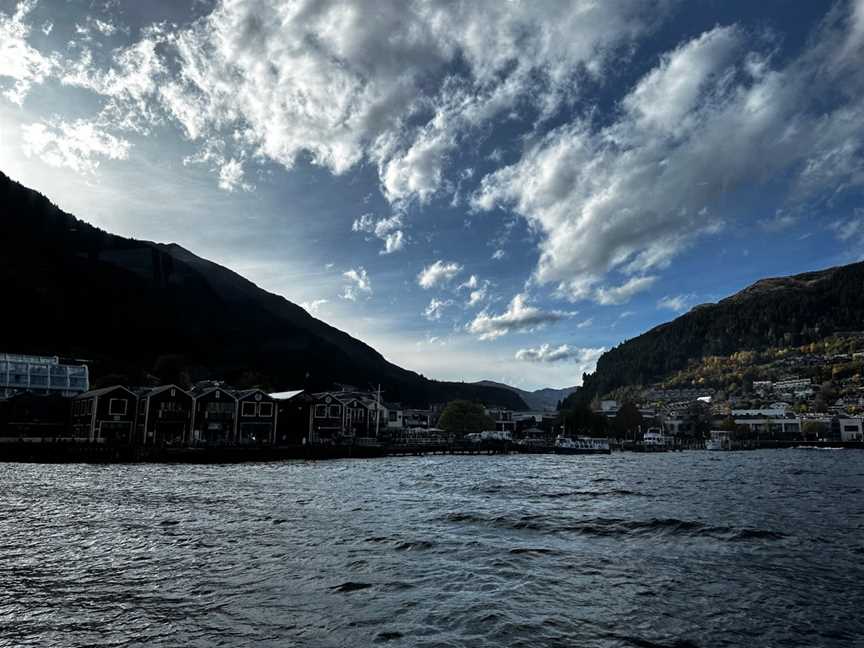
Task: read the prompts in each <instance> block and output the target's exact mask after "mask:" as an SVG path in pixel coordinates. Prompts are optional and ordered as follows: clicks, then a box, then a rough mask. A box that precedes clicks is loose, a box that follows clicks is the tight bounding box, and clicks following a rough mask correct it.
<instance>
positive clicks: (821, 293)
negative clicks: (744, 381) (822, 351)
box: [566, 262, 864, 406]
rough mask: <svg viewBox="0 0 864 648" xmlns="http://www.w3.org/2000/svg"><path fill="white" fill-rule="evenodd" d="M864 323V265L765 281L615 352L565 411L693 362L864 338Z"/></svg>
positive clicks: (605, 356) (585, 378)
mask: <svg viewBox="0 0 864 648" xmlns="http://www.w3.org/2000/svg"><path fill="white" fill-rule="evenodd" d="M862 323H864V262H858V263H852V264H849V265H845V266H832V267H829V268H825V269H823V270H817V271H809V272H803V273H799V274H795V275H790V276H787V277H768V278H764V279H760V280H758V281H756V282H754V283H753V284H751V285H749V286H747V287H746V288H744V289H742V290H740V291H738V292H737V293H735V294H733V295H729V296H728V297H725V298H723V299H721V300H720V301H718V302H716V303H714V304H701V305H699V306H696V307H694V308H693V309H691V310H690V311H689V312H687V313H685V314H683V315H681V316H679V317H677V318H675V319H674V320H672V321H669V322H664V323H662V324H659V325H657V326H655V327H653V328H651V329H649V330H648V331H645V332H644V333H642V334H640V335H638V336H636V337H634V338H631V339H629V340H626V341H624V342H622V343H621V344H619V345H618V346H616V347H614V348H612V349H610V350H609V351H607V352H606V353H604V354H603V355H602V356H600V358H599V359H598V361H597V367H596V369H595V370H594V372H592V373H591V374H585V375H583V383H582V386H580V387H579V389H577V391H576V392H575V393H574V394H573V395H571V396H570V397H568V400H567V403H566V404H567V405H568V406H570V405H573V404H587V403H588V402H590V401H591V400H592V399H594V398H596V397H599V396H602V395H604V394H607V393H609V392H611V391H613V390H614V389H617V388H619V387H627V386H634V385H647V384H650V383H652V382H656V381H659V380H661V379H662V378H664V377H665V376H667V375H668V374H670V373H671V372H674V371H677V370H680V369H683V368H684V367H685V366H686V365H687V363H688V362H690V361H691V360H698V359H701V358H704V357H707V356H714V355H717V356H724V355H730V354H732V353H735V352H737V351H761V350H765V349H768V348H770V347H780V346H798V345H800V344H805V343H809V342H815V341H818V340H822V339H824V338H826V337H829V336H830V335H832V334H833V333H834V332H836V331H843V330H861V329H862V328H864V326H862Z"/></svg>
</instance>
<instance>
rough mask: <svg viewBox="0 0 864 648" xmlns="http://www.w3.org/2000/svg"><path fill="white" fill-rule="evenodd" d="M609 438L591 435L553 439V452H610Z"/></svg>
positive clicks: (571, 453) (564, 453)
mask: <svg viewBox="0 0 864 648" xmlns="http://www.w3.org/2000/svg"><path fill="white" fill-rule="evenodd" d="M611 453H612V450H611V449H610V448H609V439H598V438H593V437H576V438H570V437H564V436H559V437H558V438H557V439H555V454H562V455H577V454H611Z"/></svg>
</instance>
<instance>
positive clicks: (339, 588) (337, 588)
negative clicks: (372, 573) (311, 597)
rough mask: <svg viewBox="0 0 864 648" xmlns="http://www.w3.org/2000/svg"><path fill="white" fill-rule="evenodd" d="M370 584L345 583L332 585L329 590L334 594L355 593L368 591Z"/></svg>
mask: <svg viewBox="0 0 864 648" xmlns="http://www.w3.org/2000/svg"><path fill="white" fill-rule="evenodd" d="M370 587H372V583H358V582H356V581H347V582H345V583H342V584H341V585H334V586H333V587H331V588H330V589H331V590H332V591H334V592H357V591H359V590H364V589H369V588H370Z"/></svg>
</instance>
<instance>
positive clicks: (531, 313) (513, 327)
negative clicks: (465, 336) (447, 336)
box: [466, 294, 571, 340]
mask: <svg viewBox="0 0 864 648" xmlns="http://www.w3.org/2000/svg"><path fill="white" fill-rule="evenodd" d="M570 316H571V313H565V312H562V311H545V310H542V309H540V308H538V307H536V306H531V305H529V304H528V303H527V297H526V296H525V295H524V294H519V295H516V296H515V297H514V298H513V299H512V301H511V302H510V305H509V306H508V307H507V310H506V311H504V312H503V313H501V314H500V315H491V314H490V313H488V312H486V311H483V312H481V313H479V314H478V315H477V316H476V317H475V318H474V319H473V320H472V321H471V322H470V323H469V324H468V326H467V327H466V329H467V330H468V332H469V333H472V334H474V335H476V336H477V337H478V338H479V339H480V340H494V339H495V338H498V337H501V336H502V335H507V333H510V332H511V331H534V330H537V329H540V328H543V327H544V326H546V325H547V324H551V323H553V322H558V321H560V320H562V319H564V318H567V317H570Z"/></svg>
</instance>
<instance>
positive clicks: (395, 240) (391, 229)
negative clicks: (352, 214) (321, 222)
mask: <svg viewBox="0 0 864 648" xmlns="http://www.w3.org/2000/svg"><path fill="white" fill-rule="evenodd" d="M402 227H403V224H402V216H401V215H400V214H394V215H393V216H390V217H389V218H380V219H377V220H376V219H375V217H374V215H372V214H363V215H362V216H360V218H357V219H355V220H354V223H353V225H352V226H351V229H352V231H354V232H364V233H366V234H372V235H374V236H376V237H377V238H379V239H381V240H382V241H384V248H383V249H382V250H381V252H380V253H379V254H390V253H392V252H398V251H399V250H401V249H402V248H403V247H405V240H406V237H405V233H404V232H403V230H402Z"/></svg>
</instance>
